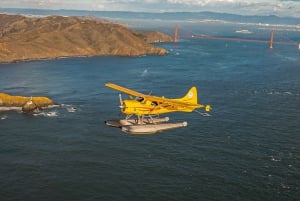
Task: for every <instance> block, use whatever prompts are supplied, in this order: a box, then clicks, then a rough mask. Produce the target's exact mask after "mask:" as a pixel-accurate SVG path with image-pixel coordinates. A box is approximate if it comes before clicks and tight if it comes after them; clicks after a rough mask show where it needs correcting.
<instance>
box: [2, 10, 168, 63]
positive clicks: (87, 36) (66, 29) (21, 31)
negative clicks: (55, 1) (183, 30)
mask: <svg viewBox="0 0 300 201" xmlns="http://www.w3.org/2000/svg"><path fill="white" fill-rule="evenodd" d="M157 41H161V42H162V41H163V42H170V41H172V38H171V37H170V36H167V35H165V34H162V33H159V32H147V31H132V30H129V29H127V28H125V27H123V26H121V25H118V24H113V23H111V22H108V21H103V20H99V19H92V18H88V17H85V18H83V17H81V18H80V17H62V16H49V17H43V18H28V17H24V16H20V15H5V14H0V62H13V61H21V60H34V59H44V58H45V59H51V58H58V57H72V56H93V55H118V56H140V55H150V54H153V55H165V54H167V53H168V52H167V51H166V50H165V49H163V48H160V47H155V46H153V45H152V44H149V42H157Z"/></svg>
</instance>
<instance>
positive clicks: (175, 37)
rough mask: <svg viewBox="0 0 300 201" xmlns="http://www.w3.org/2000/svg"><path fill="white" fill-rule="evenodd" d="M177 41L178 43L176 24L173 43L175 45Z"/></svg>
mask: <svg viewBox="0 0 300 201" xmlns="http://www.w3.org/2000/svg"><path fill="white" fill-rule="evenodd" d="M177 41H178V25H177V24H176V26H175V31H174V43H177Z"/></svg>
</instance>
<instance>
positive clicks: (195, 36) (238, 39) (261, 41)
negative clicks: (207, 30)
mask: <svg viewBox="0 0 300 201" xmlns="http://www.w3.org/2000/svg"><path fill="white" fill-rule="evenodd" d="M178 30H179V27H178V25H176V26H175V31H174V42H175V43H177V42H178V39H179V38H195V39H197V38H198V39H206V40H224V41H242V42H252V43H264V44H269V48H270V49H272V48H273V45H274V44H276V45H290V46H297V47H298V49H300V43H298V42H286V41H274V35H275V30H274V29H273V30H272V31H271V34H270V40H260V39H248V38H231V37H221V36H208V35H197V34H192V35H184V36H180V37H179V34H178Z"/></svg>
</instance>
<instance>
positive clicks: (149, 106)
mask: <svg viewBox="0 0 300 201" xmlns="http://www.w3.org/2000/svg"><path fill="white" fill-rule="evenodd" d="M105 86H106V87H109V88H112V89H115V90H117V91H120V92H123V93H125V94H128V95H129V96H130V97H131V98H130V99H128V100H123V99H122V96H121V94H120V95H119V99H120V109H121V112H122V113H124V114H126V118H125V119H120V120H107V121H105V124H106V125H108V126H112V127H118V128H121V129H122V131H124V132H127V133H131V134H152V133H156V132H158V131H163V130H168V129H173V128H179V127H185V126H187V122H179V123H168V121H169V118H168V117H164V118H159V117H154V116H153V115H155V116H158V115H160V114H164V113H170V112H192V111H194V110H195V109H201V108H202V109H205V111H206V112H209V111H210V110H211V106H210V105H202V104H198V98H197V88H196V87H194V86H193V87H192V88H190V89H189V91H188V92H187V94H186V95H185V96H183V97H182V98H176V99H169V98H165V97H164V96H163V97H158V96H152V95H146V94H143V93H140V92H137V91H134V90H131V89H128V88H125V87H122V86H119V85H116V84H113V83H106V84H105ZM133 97H135V98H133ZM132 116H136V117H137V118H133V119H132V118H131V117H132Z"/></svg>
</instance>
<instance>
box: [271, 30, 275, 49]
mask: <svg viewBox="0 0 300 201" xmlns="http://www.w3.org/2000/svg"><path fill="white" fill-rule="evenodd" d="M274 32H275V30H272V32H271V38H270V49H272V48H273V42H274Z"/></svg>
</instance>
